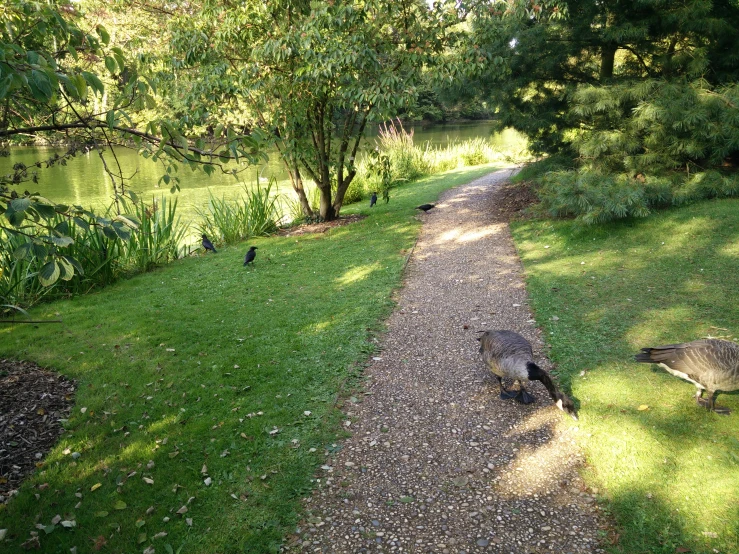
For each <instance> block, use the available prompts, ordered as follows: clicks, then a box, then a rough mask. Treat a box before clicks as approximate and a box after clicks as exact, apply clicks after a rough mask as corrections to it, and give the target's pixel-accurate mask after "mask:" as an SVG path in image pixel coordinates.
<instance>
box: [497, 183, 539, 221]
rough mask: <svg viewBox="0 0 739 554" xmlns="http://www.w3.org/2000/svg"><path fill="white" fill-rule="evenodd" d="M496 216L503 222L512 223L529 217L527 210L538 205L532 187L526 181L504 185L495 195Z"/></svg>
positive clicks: (537, 199)
mask: <svg viewBox="0 0 739 554" xmlns="http://www.w3.org/2000/svg"><path fill="white" fill-rule="evenodd" d="M495 199H496V204H495V205H496V208H497V209H498V215H499V216H500V218H501V219H502V220H503V221H514V220H517V219H525V218H527V217H530V215H531V213H530V211H531V210H529V208H531V207H532V206H534V205H535V204H538V203H539V198H538V197H537V196H536V193H535V192H534V190H533V188H532V186H531V184H530V183H528V182H527V181H521V182H520V183H510V182H508V183H505V184H503V185H501V186H500V188H499V189H498V192H497V193H496V195H495Z"/></svg>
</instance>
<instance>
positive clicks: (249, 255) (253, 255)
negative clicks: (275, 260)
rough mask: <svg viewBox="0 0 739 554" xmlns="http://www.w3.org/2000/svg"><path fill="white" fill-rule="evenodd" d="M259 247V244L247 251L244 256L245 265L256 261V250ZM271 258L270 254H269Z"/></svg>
mask: <svg viewBox="0 0 739 554" xmlns="http://www.w3.org/2000/svg"><path fill="white" fill-rule="evenodd" d="M257 248H258V246H252V247H251V248H249V251H248V252H247V253H246V256H244V265H247V264H248V263H250V262H253V261H254V258H256V257H257V253H256V252H255V250H256V249H257ZM267 257H268V258H269V256H267Z"/></svg>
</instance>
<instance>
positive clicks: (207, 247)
mask: <svg viewBox="0 0 739 554" xmlns="http://www.w3.org/2000/svg"><path fill="white" fill-rule="evenodd" d="M203 248H205V251H206V252H208V250H212V251H213V252H214V253H216V252H218V250H216V247H215V246H213V243H212V242H210V239H209V238H208V237H207V236H206V235H205V234H203Z"/></svg>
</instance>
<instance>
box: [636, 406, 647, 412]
mask: <svg viewBox="0 0 739 554" xmlns="http://www.w3.org/2000/svg"><path fill="white" fill-rule="evenodd" d="M648 409H649V406H648V405H647V404H642V405H641V406H639V407H638V408H637V410H639V411H640V412H643V411H644V410H648Z"/></svg>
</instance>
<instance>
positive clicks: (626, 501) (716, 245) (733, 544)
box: [513, 200, 739, 554]
mask: <svg viewBox="0 0 739 554" xmlns="http://www.w3.org/2000/svg"><path fill="white" fill-rule="evenodd" d="M738 208H739V202H737V201H736V200H720V201H708V202H703V203H700V204H697V205H693V206H690V207H686V208H683V209H680V210H670V211H666V212H662V213H659V214H656V215H653V216H651V217H649V218H646V219H639V220H625V221H623V222H621V223H618V224H608V225H601V226H593V227H591V228H582V227H580V226H578V225H577V224H575V223H574V222H573V221H558V222H552V221H527V222H518V223H515V224H514V225H513V233H514V238H515V241H516V245H517V247H518V250H519V253H520V255H521V257H522V260H523V262H524V266H525V269H526V276H527V286H528V290H529V294H530V296H531V303H532V308H533V310H534V312H535V315H536V318H537V321H538V322H539V324H540V325H541V326H542V328H543V329H544V331H545V338H546V340H547V341H548V343H549V344H550V345H551V347H552V349H551V357H552V359H553V360H554V361H555V362H556V364H557V371H558V373H559V377H560V380H561V381H562V382H564V383H566V384H567V385H568V386H569V387H570V388H571V391H572V393H573V395H574V396H575V398H576V399H577V401H579V402H580V405H581V406H580V416H581V419H580V439H579V440H580V442H581V444H583V446H584V447H585V449H586V452H587V456H588V467H587V477H588V479H589V480H590V483H591V484H592V486H593V487H595V488H598V489H599V494H601V497H602V501H603V506H604V507H605V508H606V509H607V510H608V511H609V512H611V513H612V514H613V515H614V516H615V518H616V520H617V522H618V525H619V529H618V530H617V531H618V542H617V543H615V544H613V545H612V547H611V550H612V551H613V552H622V553H624V554H625V553H633V552H650V553H664V554H668V553H670V554H672V553H674V552H676V549H678V548H688V549H690V551H691V552H706V553H711V552H714V549H716V550H715V551H718V552H737V551H739V536H738V535H739V527H738V525H737V521H739V431H737V429H739V427H737V421H738V420H737V418H738V417H739V394H721V395H720V396H719V404H722V405H726V406H728V407H730V408H732V410H733V411H734V413H733V414H732V415H731V416H729V417H723V416H720V415H717V414H713V413H707V412H706V411H705V410H704V409H702V408H700V407H698V406H697V405H696V404H695V402H694V400H693V395H694V393H695V387H694V386H693V385H691V384H690V383H687V382H685V381H682V380H680V379H677V378H675V377H673V376H671V375H669V374H668V373H666V372H665V371H664V370H662V369H660V368H658V367H657V366H649V365H647V364H637V363H635V362H634V361H633V356H634V354H635V353H637V352H638V351H639V349H640V348H641V347H645V346H656V345H660V344H667V343H675V342H683V341H689V340H693V339H696V338H700V337H706V336H713V337H719V338H725V339H729V340H735V339H736V337H739V307H737V305H736V302H735V300H734V299H735V297H736V290H739V271H737V269H739V267H738V266H739V264H738V263H737V259H736V257H735V256H734V255H733V251H734V250H733V248H734V246H735V245H736V244H737V240H739V209H738ZM554 316H556V318H555V317H554ZM678 551H679V550H678Z"/></svg>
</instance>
